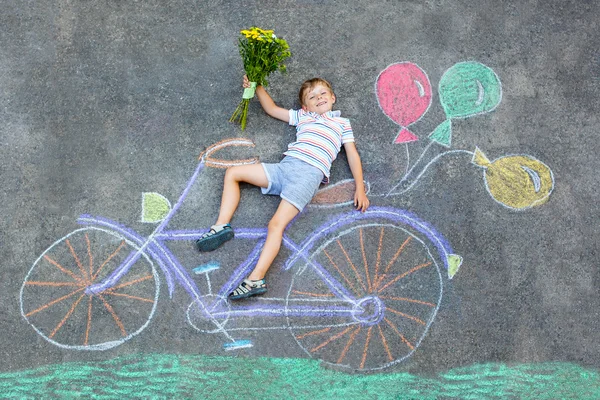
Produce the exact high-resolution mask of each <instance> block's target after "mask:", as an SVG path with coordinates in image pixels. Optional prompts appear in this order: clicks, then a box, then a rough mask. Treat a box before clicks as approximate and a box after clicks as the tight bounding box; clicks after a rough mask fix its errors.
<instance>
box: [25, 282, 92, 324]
mask: <svg viewBox="0 0 600 400" xmlns="http://www.w3.org/2000/svg"><path fill="white" fill-rule="evenodd" d="M82 290H85V287H82V288H80V289H77V290H75V291H73V292H71V293H69V294H67V295H65V296H62V297H60V298H58V299H55V300H52V301H51V302H49V303H46V304H44V305H43V306H41V307H40V308H38V309H37V310H33V311H30V312H29V313H27V314H25V316H26V317H29V316H31V315H33V314H37V313H39V312H40V311H42V310H45V309H46V308H48V307H50V306H52V305H54V304H56V303H58V302H60V301H63V300H66V299H68V298H69V297H71V296H73V295H74V294H77V293H79V292H81V291H82Z"/></svg>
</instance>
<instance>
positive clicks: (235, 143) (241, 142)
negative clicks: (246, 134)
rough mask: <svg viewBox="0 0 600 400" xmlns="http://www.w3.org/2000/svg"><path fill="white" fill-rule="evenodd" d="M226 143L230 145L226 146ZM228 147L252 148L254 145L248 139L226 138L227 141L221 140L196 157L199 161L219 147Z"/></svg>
mask: <svg viewBox="0 0 600 400" xmlns="http://www.w3.org/2000/svg"><path fill="white" fill-rule="evenodd" d="M227 142H230V143H229V144H227ZM228 146H234V147H237V146H244V147H254V146H255V144H254V143H253V142H252V141H250V140H249V139H245V138H228V139H224V140H221V141H219V142H217V143H214V144H212V145H210V146H208V147H207V148H206V150H204V151H203V152H201V153H200V155H199V156H198V160H201V159H202V156H203V155H204V154H210V153H212V152H213V151H216V150H218V149H219V148H221V147H228ZM207 159H208V157H207Z"/></svg>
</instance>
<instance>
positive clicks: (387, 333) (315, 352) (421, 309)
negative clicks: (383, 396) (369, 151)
mask: <svg viewBox="0 0 600 400" xmlns="http://www.w3.org/2000/svg"><path fill="white" fill-rule="evenodd" d="M309 260H310V261H309V262H308V263H307V264H306V265H305V266H304V267H303V268H301V269H300V270H299V271H298V273H297V274H296V275H295V276H294V279H293V281H292V284H291V286H290V290H289V293H288V300H287V301H288V305H290V304H311V303H312V304H321V305H323V304H328V303H329V304H335V307H333V306H332V307H330V308H331V310H329V312H328V313H325V312H323V313H321V314H322V316H319V317H307V316H305V317H303V318H288V322H289V327H290V330H291V331H292V334H293V336H294V338H295V339H296V341H297V342H298V344H299V345H300V347H301V348H302V349H303V350H304V351H305V352H306V353H307V354H308V355H310V356H311V357H315V358H319V359H321V360H322V361H324V362H325V363H328V364H333V365H336V366H340V367H345V368H349V369H353V370H357V371H370V370H377V369H381V368H386V367H389V366H391V365H393V364H396V363H399V362H401V361H403V360H405V359H406V358H408V357H410V356H411V355H412V354H413V353H414V351H415V350H416V349H417V347H419V345H420V343H421V341H422V340H423V338H424V336H425V334H426V333H427V330H428V329H429V327H430V325H431V323H432V322H433V320H434V318H435V315H436V313H437V310H438V308H439V304H440V301H441V298H442V275H441V273H440V269H439V266H438V263H437V262H436V258H435V257H434V256H433V255H432V253H431V251H430V248H429V246H428V244H427V243H425V242H423V241H422V240H421V239H419V238H418V237H417V236H416V235H414V234H413V233H411V232H410V231H409V230H407V229H404V228H403V227H401V226H398V225H396V224H392V223H389V222H388V223H384V222H382V223H377V222H366V221H362V222H359V223H355V224H353V225H350V226H346V229H345V230H344V231H342V232H337V233H336V234H334V235H333V237H329V238H328V239H326V240H325V241H324V243H323V244H322V245H321V246H320V247H319V248H318V249H317V250H315V252H314V253H313V254H312V255H311V256H310V259H309ZM340 301H342V303H343V304H345V305H346V306H345V307H343V306H340V305H341V304H340ZM321 307H322V306H321Z"/></svg>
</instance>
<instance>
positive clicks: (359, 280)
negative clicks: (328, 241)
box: [337, 239, 367, 292]
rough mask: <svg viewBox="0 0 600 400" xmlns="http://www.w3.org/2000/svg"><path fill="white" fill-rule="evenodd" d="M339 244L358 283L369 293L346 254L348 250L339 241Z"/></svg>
mask: <svg viewBox="0 0 600 400" xmlns="http://www.w3.org/2000/svg"><path fill="white" fill-rule="evenodd" d="M337 244H338V246H340V249H342V253H344V256H345V257H346V260H347V261H348V264H349V265H350V268H352V271H354V276H356V280H357V281H358V283H360V286H362V288H363V290H364V291H365V292H366V291H367V287H366V286H365V284H364V283H363V281H362V278H361V277H360V274H359V273H358V270H357V269H356V267H355V266H354V264H353V263H352V260H351V259H350V256H349V255H348V253H347V252H346V249H344V246H343V245H342V242H341V241H340V240H339V239H338V240H337Z"/></svg>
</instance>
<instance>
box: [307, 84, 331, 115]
mask: <svg viewBox="0 0 600 400" xmlns="http://www.w3.org/2000/svg"><path fill="white" fill-rule="evenodd" d="M334 103H335V95H334V94H333V93H332V92H331V90H330V89H329V88H328V87H326V86H323V85H321V84H317V85H315V86H314V87H313V88H311V89H309V90H307V91H306V93H305V94H304V104H303V105H302V109H303V110H304V111H311V112H315V113H317V114H325V113H326V112H328V111H331V109H332V108H333V104H334Z"/></svg>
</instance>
